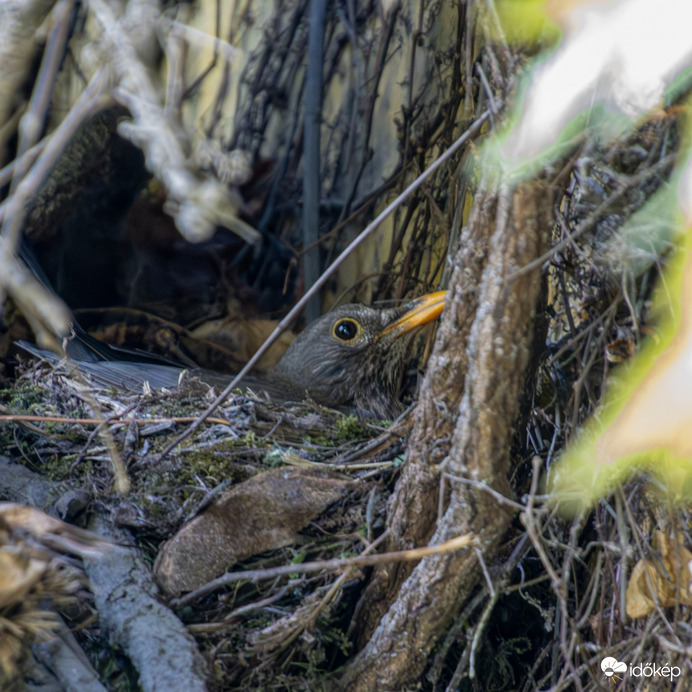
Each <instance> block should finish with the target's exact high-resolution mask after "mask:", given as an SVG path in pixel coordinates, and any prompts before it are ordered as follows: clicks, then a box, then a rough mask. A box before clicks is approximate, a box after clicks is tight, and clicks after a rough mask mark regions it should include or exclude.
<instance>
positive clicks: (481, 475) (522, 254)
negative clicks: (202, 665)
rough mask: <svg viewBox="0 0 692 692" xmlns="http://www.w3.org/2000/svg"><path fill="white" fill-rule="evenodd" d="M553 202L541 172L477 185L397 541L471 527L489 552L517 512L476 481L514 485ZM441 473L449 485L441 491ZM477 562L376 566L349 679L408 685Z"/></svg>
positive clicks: (400, 500)
mask: <svg viewBox="0 0 692 692" xmlns="http://www.w3.org/2000/svg"><path fill="white" fill-rule="evenodd" d="M551 209H552V193H551V190H550V188H549V187H548V185H547V184H545V183H540V182H531V183H526V184H523V185H521V186H519V187H518V188H517V189H515V190H514V191H513V192H512V191H510V190H508V189H506V188H505V189H500V192H496V191H489V192H484V193H483V192H481V193H479V195H477V199H476V204H475V208H474V211H473V212H472V214H471V218H470V219H469V223H468V226H467V227H466V228H465V229H464V233H463V234H462V238H461V243H460V248H459V250H458V252H457V258H456V261H455V270H454V275H453V280H452V286H451V288H452V299H451V300H450V301H449V303H448V306H447V307H446V309H445V315H444V316H443V322H442V324H441V326H440V334H439V337H438V340H437V344H436V348H435V351H434V353H433V356H432V358H431V360H430V364H429V366H428V375H427V377H426V380H425V382H424V385H423V390H422V392H421V404H420V406H419V409H418V412H417V418H416V423H415V429H414V432H413V435H412V439H411V443H410V446H409V453H408V462H407V464H406V467H405V470H404V472H403V474H402V478H401V480H400V482H399V486H398V488H397V490H396V492H395V494H394V496H393V498H392V503H391V512H390V516H389V528H390V530H391V532H392V536H393V538H392V540H391V542H390V546H389V548H391V549H402V548H409V547H413V546H415V545H420V544H422V543H425V542H428V538H429V537H430V536H431V538H430V539H429V542H430V543H431V544H437V543H442V542H443V541H447V540H449V539H450V538H453V537H455V536H458V535H461V534H465V533H468V532H471V533H474V534H475V535H476V536H477V537H478V548H479V549H480V551H481V552H482V553H483V559H484V561H485V563H486V564H489V563H491V562H492V561H493V559H494V555H495V554H496V551H497V549H498V547H499V543H500V540H501V539H502V536H503V535H504V533H505V531H506V529H507V527H508V525H509V523H510V521H511V519H512V513H511V511H510V510H508V509H507V506H506V505H501V504H498V501H497V500H496V499H495V498H494V497H493V496H492V495H491V494H490V493H488V492H487V491H486V490H485V489H483V488H482V487H481V485H487V486H488V487H489V488H493V489H494V490H496V491H499V492H500V493H502V494H503V495H509V493H510V490H509V484H508V471H509V466H510V455H509V450H510V443H511V440H512V435H513V422H514V420H515V418H516V417H517V414H518V402H519V399H520V394H521V388H522V385H523V382H524V370H525V368H526V365H527V361H528V354H529V346H530V343H531V335H532V324H533V318H534V316H535V305H536V299H537V297H538V294H539V291H540V286H541V281H540V269H539V268H535V269H533V270H531V271H526V272H521V273H517V272H518V270H520V269H521V268H522V267H525V266H526V265H528V264H529V263H530V262H532V261H533V260H535V259H536V258H537V257H539V256H540V255H541V254H542V252H544V250H545V248H546V247H547V237H548V229H549V225H550V214H551ZM474 288H475V290H474ZM443 474H448V475H446V476H445V478H446V481H447V482H446V483H445V484H444V485H445V486H446V487H447V490H446V491H445V493H444V497H443V498H442V502H440V497H439V491H440V487H441V482H440V481H441V479H442V477H443ZM455 477H456V478H465V479H469V480H471V481H474V482H475V483H474V484H473V485H470V484H467V483H461V482H457V481H455V480H454V478H455ZM438 506H439V507H442V513H441V515H440V516H439V517H438ZM480 573H481V572H480V564H479V560H478V557H477V554H476V551H474V550H472V549H467V550H464V551H462V552H458V553H453V554H446V555H438V556H432V557H428V558H425V559H423V560H421V562H420V563H418V564H417V566H416V567H415V568H414V569H413V570H412V571H411V570H410V568H408V569H407V568H406V567H404V566H403V565H398V566H397V567H396V568H394V567H392V566H390V567H388V568H385V569H382V570H380V571H379V572H376V573H375V575H374V578H373V581H372V583H371V586H370V588H369V589H368V590H367V591H366V593H365V595H364V598H363V601H362V602H361V604H360V605H359V611H358V612H359V613H361V614H364V613H367V614H368V616H367V617H366V616H361V617H360V622H359V623H358V624H359V628H360V629H361V634H365V635H366V636H368V635H370V630H372V628H373V627H374V631H372V635H371V636H369V641H368V642H367V644H366V645H365V647H364V648H363V649H362V650H361V651H360V653H359V654H358V655H357V656H356V657H355V658H354V659H353V660H352V661H351V663H350V664H349V666H348V667H347V669H346V671H345V673H344V675H343V677H342V679H341V681H340V682H341V684H342V685H343V687H344V688H345V689H348V690H354V691H358V692H365V691H366V690H382V689H386V690H390V689H402V688H403V686H405V685H406V684H408V683H411V682H413V681H415V680H417V679H418V678H419V677H420V675H421V673H422V672H423V670H424V667H425V664H426V660H427V657H428V654H429V653H430V651H431V649H432V648H433V647H434V646H435V644H436V643H437V642H438V641H439V640H440V638H441V637H442V636H443V634H444V631H445V629H446V626H447V625H448V623H449V622H450V621H451V620H452V618H454V616H455V615H456V614H457V613H458V612H459V611H460V609H461V607H462V605H463V604H464V602H465V601H466V600H467V598H468V596H469V595H470V593H471V590H472V589H473V588H474V586H475V585H476V583H477V580H478V578H479V575H480ZM393 594H394V595H395V596H396V600H394V601H393V602H392V595H393ZM376 619H377V622H375V620H376Z"/></svg>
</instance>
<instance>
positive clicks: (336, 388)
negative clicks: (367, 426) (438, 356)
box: [272, 291, 446, 418]
mask: <svg viewBox="0 0 692 692" xmlns="http://www.w3.org/2000/svg"><path fill="white" fill-rule="evenodd" d="M445 295H446V291H438V292H437V293H431V294H429V295H426V296H423V297H422V298H417V299H416V300H413V301H410V302H408V303H406V304H403V305H400V306H397V307H394V308H384V309H382V308H371V307H367V306H365V305H342V306H340V307H338V308H335V309H334V310H332V311H331V312H328V313H327V314H325V315H322V317H320V318H319V319H318V320H316V321H315V322H313V323H312V324H311V325H309V326H308V327H307V328H306V329H305V330H304V331H303V332H302V333H301V334H300V335H299V336H298V337H297V338H296V340H295V341H294V342H293V344H291V346H290V347H289V349H288V350H287V351H286V353H285V354H284V356H283V357H282V358H281V360H280V361H279V363H278V364H277V366H276V367H275V368H274V370H273V371H272V379H273V380H274V381H275V382H277V384H278V383H279V382H280V383H281V384H282V385H283V386H284V387H285V388H286V389H290V390H291V391H292V393H293V394H294V395H295V397H296V398H303V397H304V396H305V394H306V393H307V394H308V395H309V396H310V397H311V398H312V399H314V400H315V401H316V402H317V403H320V404H324V405H326V406H331V407H349V408H352V409H354V410H355V411H356V412H357V413H359V414H361V415H369V416H374V417H375V418H391V417H393V415H394V414H396V413H397V411H398V409H399V402H398V400H397V399H396V383H397V381H398V375H399V372H400V370H401V367H402V365H403V361H404V356H405V352H406V345H407V343H408V339H407V338H405V337H406V336H407V335H411V334H412V333H413V332H414V330H415V329H417V328H418V327H420V326H422V325H424V324H427V323H428V322H430V321H432V320H434V319H435V318H436V317H438V315H440V313H441V312H442V308H443V307H444V299H445Z"/></svg>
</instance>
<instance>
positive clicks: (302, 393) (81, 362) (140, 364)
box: [18, 291, 447, 420]
mask: <svg viewBox="0 0 692 692" xmlns="http://www.w3.org/2000/svg"><path fill="white" fill-rule="evenodd" d="M446 294H447V291H436V292H434V293H429V294H427V295H424V296H421V297H419V298H416V299H413V300H410V301H408V302H406V303H403V304H401V305H398V306H395V307H388V308H378V307H369V306H366V305H361V304H348V305H342V306H339V307H336V308H334V309H333V310H331V311H329V312H327V313H325V314H324V315H322V316H321V317H319V318H318V319H317V320H315V321H314V322H312V323H311V324H310V325H308V326H307V327H306V328H305V329H304V330H303V331H302V332H301V333H300V334H299V335H298V336H297V337H296V339H295V340H294V341H293V343H292V344H291V345H290V346H289V348H288V349H287V351H286V352H285V353H284V355H283V356H282V357H281V359H280V360H279V362H278V363H277V364H276V365H275V366H274V368H273V369H272V370H270V371H269V372H268V373H265V374H262V375H256V376H254V375H253V376H247V377H245V378H244V379H243V380H242V381H241V385H240V386H241V387H242V388H244V389H245V390H246V391H250V392H252V393H254V394H256V395H265V396H268V397H269V399H271V400H272V401H274V402H275V403H285V402H300V401H304V400H306V399H311V400H312V401H314V402H315V403H317V404H320V405H323V406H326V407H329V408H333V409H338V410H342V411H345V412H347V413H352V414H355V415H356V416H358V417H359V418H375V419H379V420H386V419H393V418H394V417H396V415H398V414H399V413H400V412H401V411H402V410H403V407H402V405H401V402H400V401H399V399H398V397H397V391H396V389H397V383H398V378H399V375H400V373H401V371H402V368H403V365H404V358H405V355H406V351H407V345H408V343H409V340H410V337H411V335H413V334H414V333H415V332H416V331H417V330H418V329H419V328H420V327H422V326H424V325H426V324H428V323H430V322H432V321H433V320H435V319H436V318H437V317H438V316H439V315H440V314H441V313H442V310H443V308H444V303H445V297H446ZM18 345H19V346H21V347H22V348H23V349H24V350H26V351H28V352H29V353H31V354H32V355H35V356H38V357H40V358H44V359H48V360H51V361H53V362H55V361H56V360H58V358H59V357H58V356H56V355H55V354H53V353H49V352H46V351H43V350H42V349H39V348H37V347H36V346H33V345H32V344H28V343H27V342H19V344H18ZM65 351H66V354H67V356H68V359H70V360H72V361H73V362H74V363H75V364H76V365H77V367H78V369H79V370H81V371H83V372H85V373H87V374H89V375H90V376H91V377H92V378H93V380H94V381H95V382H96V383H98V384H102V385H106V386H118V387H123V388H126V389H133V388H141V386H142V384H143V383H144V382H148V383H149V385H150V386H152V387H176V386H178V384H179V383H180V378H181V373H182V372H183V371H184V370H185V368H183V366H181V365H178V364H175V363H172V362H171V361H166V360H164V359H160V360H159V359H158V358H155V357H154V358H152V357H151V356H150V355H148V354H140V353H138V352H133V351H131V350H129V349H120V348H115V347H110V346H107V345H105V344H103V343H101V342H98V341H97V340H95V339H93V338H92V337H89V336H88V335H87V334H86V333H85V332H84V331H83V330H82V329H81V328H79V327H77V328H76V329H75V330H74V335H73V338H72V339H70V340H67V342H66V346H65ZM187 372H188V373H189V376H190V377H194V378H196V379H199V380H200V381H201V382H203V383H205V384H208V385H210V386H225V385H227V384H228V383H229V382H230V381H231V377H232V376H231V375H225V376H224V375H220V374H219V373H212V372H209V371H204V370H199V369H193V370H188V371H187Z"/></svg>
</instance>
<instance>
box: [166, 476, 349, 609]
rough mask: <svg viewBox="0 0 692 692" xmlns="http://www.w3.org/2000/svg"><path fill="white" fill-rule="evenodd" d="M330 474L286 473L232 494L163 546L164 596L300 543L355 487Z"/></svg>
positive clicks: (245, 485)
mask: <svg viewBox="0 0 692 692" xmlns="http://www.w3.org/2000/svg"><path fill="white" fill-rule="evenodd" d="M353 485H354V483H353V481H349V480H343V479H342V478H339V477H337V476H336V475H335V474H333V473H331V472H329V471H326V470H325V471H323V470H316V469H314V468H280V469H272V470H270V471H266V472H264V473H260V474H258V475H257V476H254V477H253V478H250V479H249V480H247V481H245V482H244V483H241V484H239V485H237V486H235V487H234V488H232V489H231V490H230V491H228V492H227V493H224V494H223V495H221V496H220V497H219V498H218V500H216V501H215V502H214V503H213V504H211V505H210V506H209V507H208V508H206V509H205V510H204V511H203V512H202V513H201V514H199V515H198V516H196V517H195V518H194V519H192V521H190V522H188V523H187V524H185V526H183V527H182V528H181V529H180V531H178V533H177V534H176V535H175V536H173V538H171V539H170V540H169V541H167V542H166V543H164V544H163V546H162V548H161V550H160V552H159V555H158V557H157V559H156V563H155V565H154V576H155V578H156V581H157V583H158V584H159V586H160V587H161V589H162V591H164V592H165V593H167V594H169V595H171V596H177V595H179V594H181V593H183V592H185V591H192V590H193V589H197V588H199V587H200V586H202V585H204V584H206V583H207V582H208V581H211V580H212V579H215V578H216V577H218V576H219V575H221V574H223V573H224V572H225V571H227V570H228V569H229V568H230V567H231V566H232V565H233V564H235V563H236V562H238V561H239V560H243V559H245V558H248V557H250V556H252V555H256V554H257V553H263V552H265V551H267V550H274V549H276V548H281V547H283V546H285V545H288V544H289V543H292V542H293V541H294V540H295V535H296V532H297V531H300V529H302V528H303V527H304V526H306V525H307V524H308V523H309V522H310V521H312V520H313V519H315V518H317V517H318V516H319V515H320V514H322V512H324V510H325V509H327V507H329V506H330V505H332V504H334V503H335V502H337V501H338V500H340V499H342V498H343V497H344V496H345V495H346V493H347V492H348V491H349V490H350V489H351V488H352V487H353Z"/></svg>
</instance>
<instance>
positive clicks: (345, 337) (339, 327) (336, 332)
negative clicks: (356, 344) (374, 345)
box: [332, 319, 361, 342]
mask: <svg viewBox="0 0 692 692" xmlns="http://www.w3.org/2000/svg"><path fill="white" fill-rule="evenodd" d="M360 331H361V330H360V324H359V323H358V322H356V321H355V320H351V319H343V320H338V321H337V322H335V323H334V326H333V327H332V336H333V337H334V338H335V339H338V340H339V341H347V342H348V341H353V340H354V339H357V338H358V337H359V336H360Z"/></svg>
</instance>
